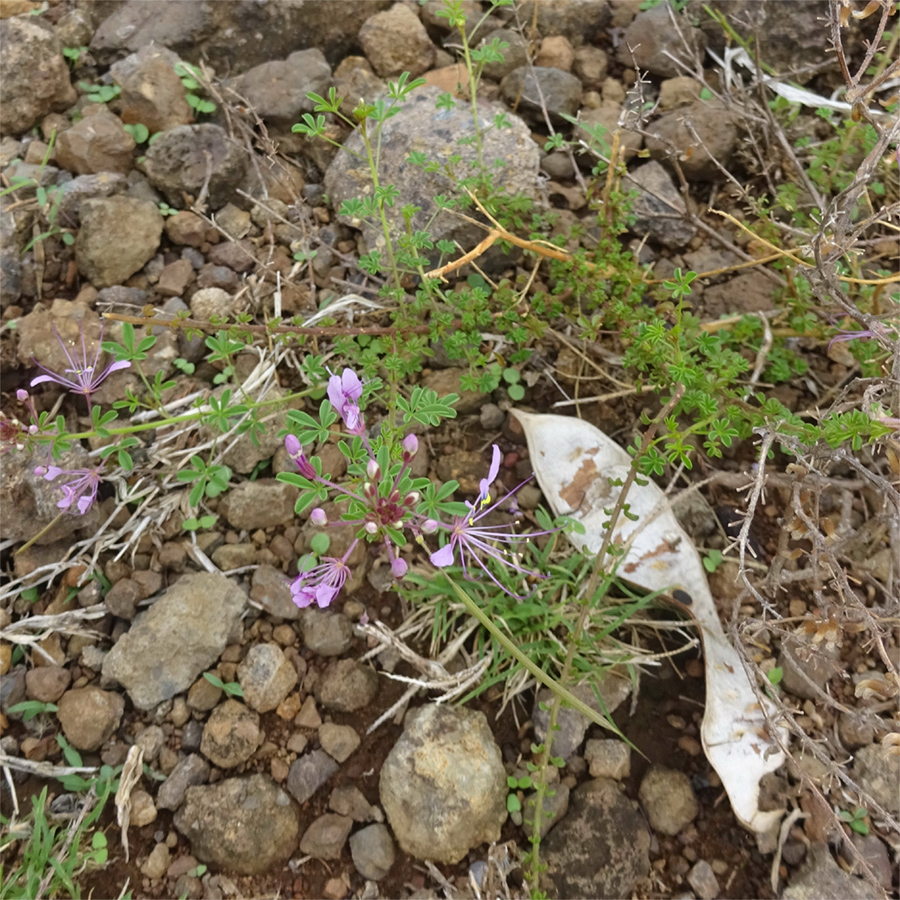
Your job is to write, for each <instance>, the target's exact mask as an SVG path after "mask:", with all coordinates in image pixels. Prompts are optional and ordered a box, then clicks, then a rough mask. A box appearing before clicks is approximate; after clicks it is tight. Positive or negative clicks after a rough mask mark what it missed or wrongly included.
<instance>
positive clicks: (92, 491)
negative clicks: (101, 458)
mask: <svg viewBox="0 0 900 900" xmlns="http://www.w3.org/2000/svg"><path fill="white" fill-rule="evenodd" d="M102 471H103V463H101V464H100V465H99V466H97V468H95V469H61V468H60V467H59V466H38V467H37V468H36V469H35V470H34V474H35V475H40V476H41V477H42V478H43V479H44V480H45V481H55V480H56V479H57V478H59V477H60V476H64V477H66V478H69V479H71V480H70V481H68V482H66V483H65V484H59V485H58V487H60V488H61V489H62V492H63V498H62V500H60V501H59V503H57V504H56V505H57V507H58V508H59V509H63V510H67V511H68V512H70V513H73V514H75V515H80V516H83V515H84V514H85V513H86V512H87V511H88V510H89V509H90V508H91V507H92V506H93V505H94V503H95V502H96V500H97V488H99V487H100V482H101V480H102V478H101V473H102ZM73 507H74V508H73Z"/></svg>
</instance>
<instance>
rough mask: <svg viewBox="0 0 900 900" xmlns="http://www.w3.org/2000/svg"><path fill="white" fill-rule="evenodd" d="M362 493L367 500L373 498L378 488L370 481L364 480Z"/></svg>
mask: <svg viewBox="0 0 900 900" xmlns="http://www.w3.org/2000/svg"><path fill="white" fill-rule="evenodd" d="M363 493H364V494H365V495H366V497H367V498H368V499H369V500H374V499H375V495H376V494H377V493H378V490H377V488H376V487H375V485H374V484H372V482H371V481H366V482H363Z"/></svg>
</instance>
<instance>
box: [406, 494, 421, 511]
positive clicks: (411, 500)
mask: <svg viewBox="0 0 900 900" xmlns="http://www.w3.org/2000/svg"><path fill="white" fill-rule="evenodd" d="M421 499H422V495H421V494H420V493H419V492H418V491H410V492H409V493H408V494H407V495H406V496H405V497H404V498H403V505H404V506H407V507H409V508H412V507H413V506H415V505H416V504H417V503H418V502H419V501H420V500H421Z"/></svg>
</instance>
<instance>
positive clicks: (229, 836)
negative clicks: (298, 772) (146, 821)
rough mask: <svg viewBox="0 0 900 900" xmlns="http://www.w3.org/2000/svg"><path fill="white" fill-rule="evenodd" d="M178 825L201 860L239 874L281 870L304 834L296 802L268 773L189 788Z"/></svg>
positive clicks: (177, 815)
mask: <svg viewBox="0 0 900 900" xmlns="http://www.w3.org/2000/svg"><path fill="white" fill-rule="evenodd" d="M174 821H175V827H176V828H177V829H178V830H179V831H180V832H181V833H182V834H183V835H184V836H185V837H186V838H187V839H188V840H189V841H190V842H191V852H192V853H193V854H194V856H196V857H197V859H199V860H202V861H203V862H205V863H209V864H210V865H214V866H216V867H217V868H220V869H223V870H225V871H227V872H235V873H237V874H240V875H258V874H262V873H265V872H274V871H277V869H278V868H280V867H281V866H282V865H283V864H284V863H285V862H287V860H288V859H289V858H290V856H291V854H293V852H294V851H295V850H296V848H297V836H298V834H299V831H300V828H299V824H298V820H297V808H296V806H295V805H294V802H293V801H292V800H291V798H290V797H289V796H288V795H287V794H286V793H285V792H284V791H283V790H281V788H280V787H278V785H276V784H275V782H273V781H272V780H271V779H270V778H268V777H267V776H265V775H250V776H249V777H247V778H228V779H226V780H225V781H222V782H220V783H219V784H216V785H212V786H209V787H191V788H188V789H187V792H186V795H185V803H184V805H183V806H182V807H181V809H180V810H179V811H178V812H177V813H176V814H175V820H174Z"/></svg>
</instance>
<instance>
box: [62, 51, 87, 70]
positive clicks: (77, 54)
mask: <svg viewBox="0 0 900 900" xmlns="http://www.w3.org/2000/svg"><path fill="white" fill-rule="evenodd" d="M87 52H88V48H87V47H83V46H82V47H63V51H62V54H63V57H65V59H66V60H67V61H68V63H69V65H70V66H71V67H72V68H73V69H74V68H76V67H77V65H78V63H79V61H80V60H81V57H82V56H84V54H85V53H87Z"/></svg>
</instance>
